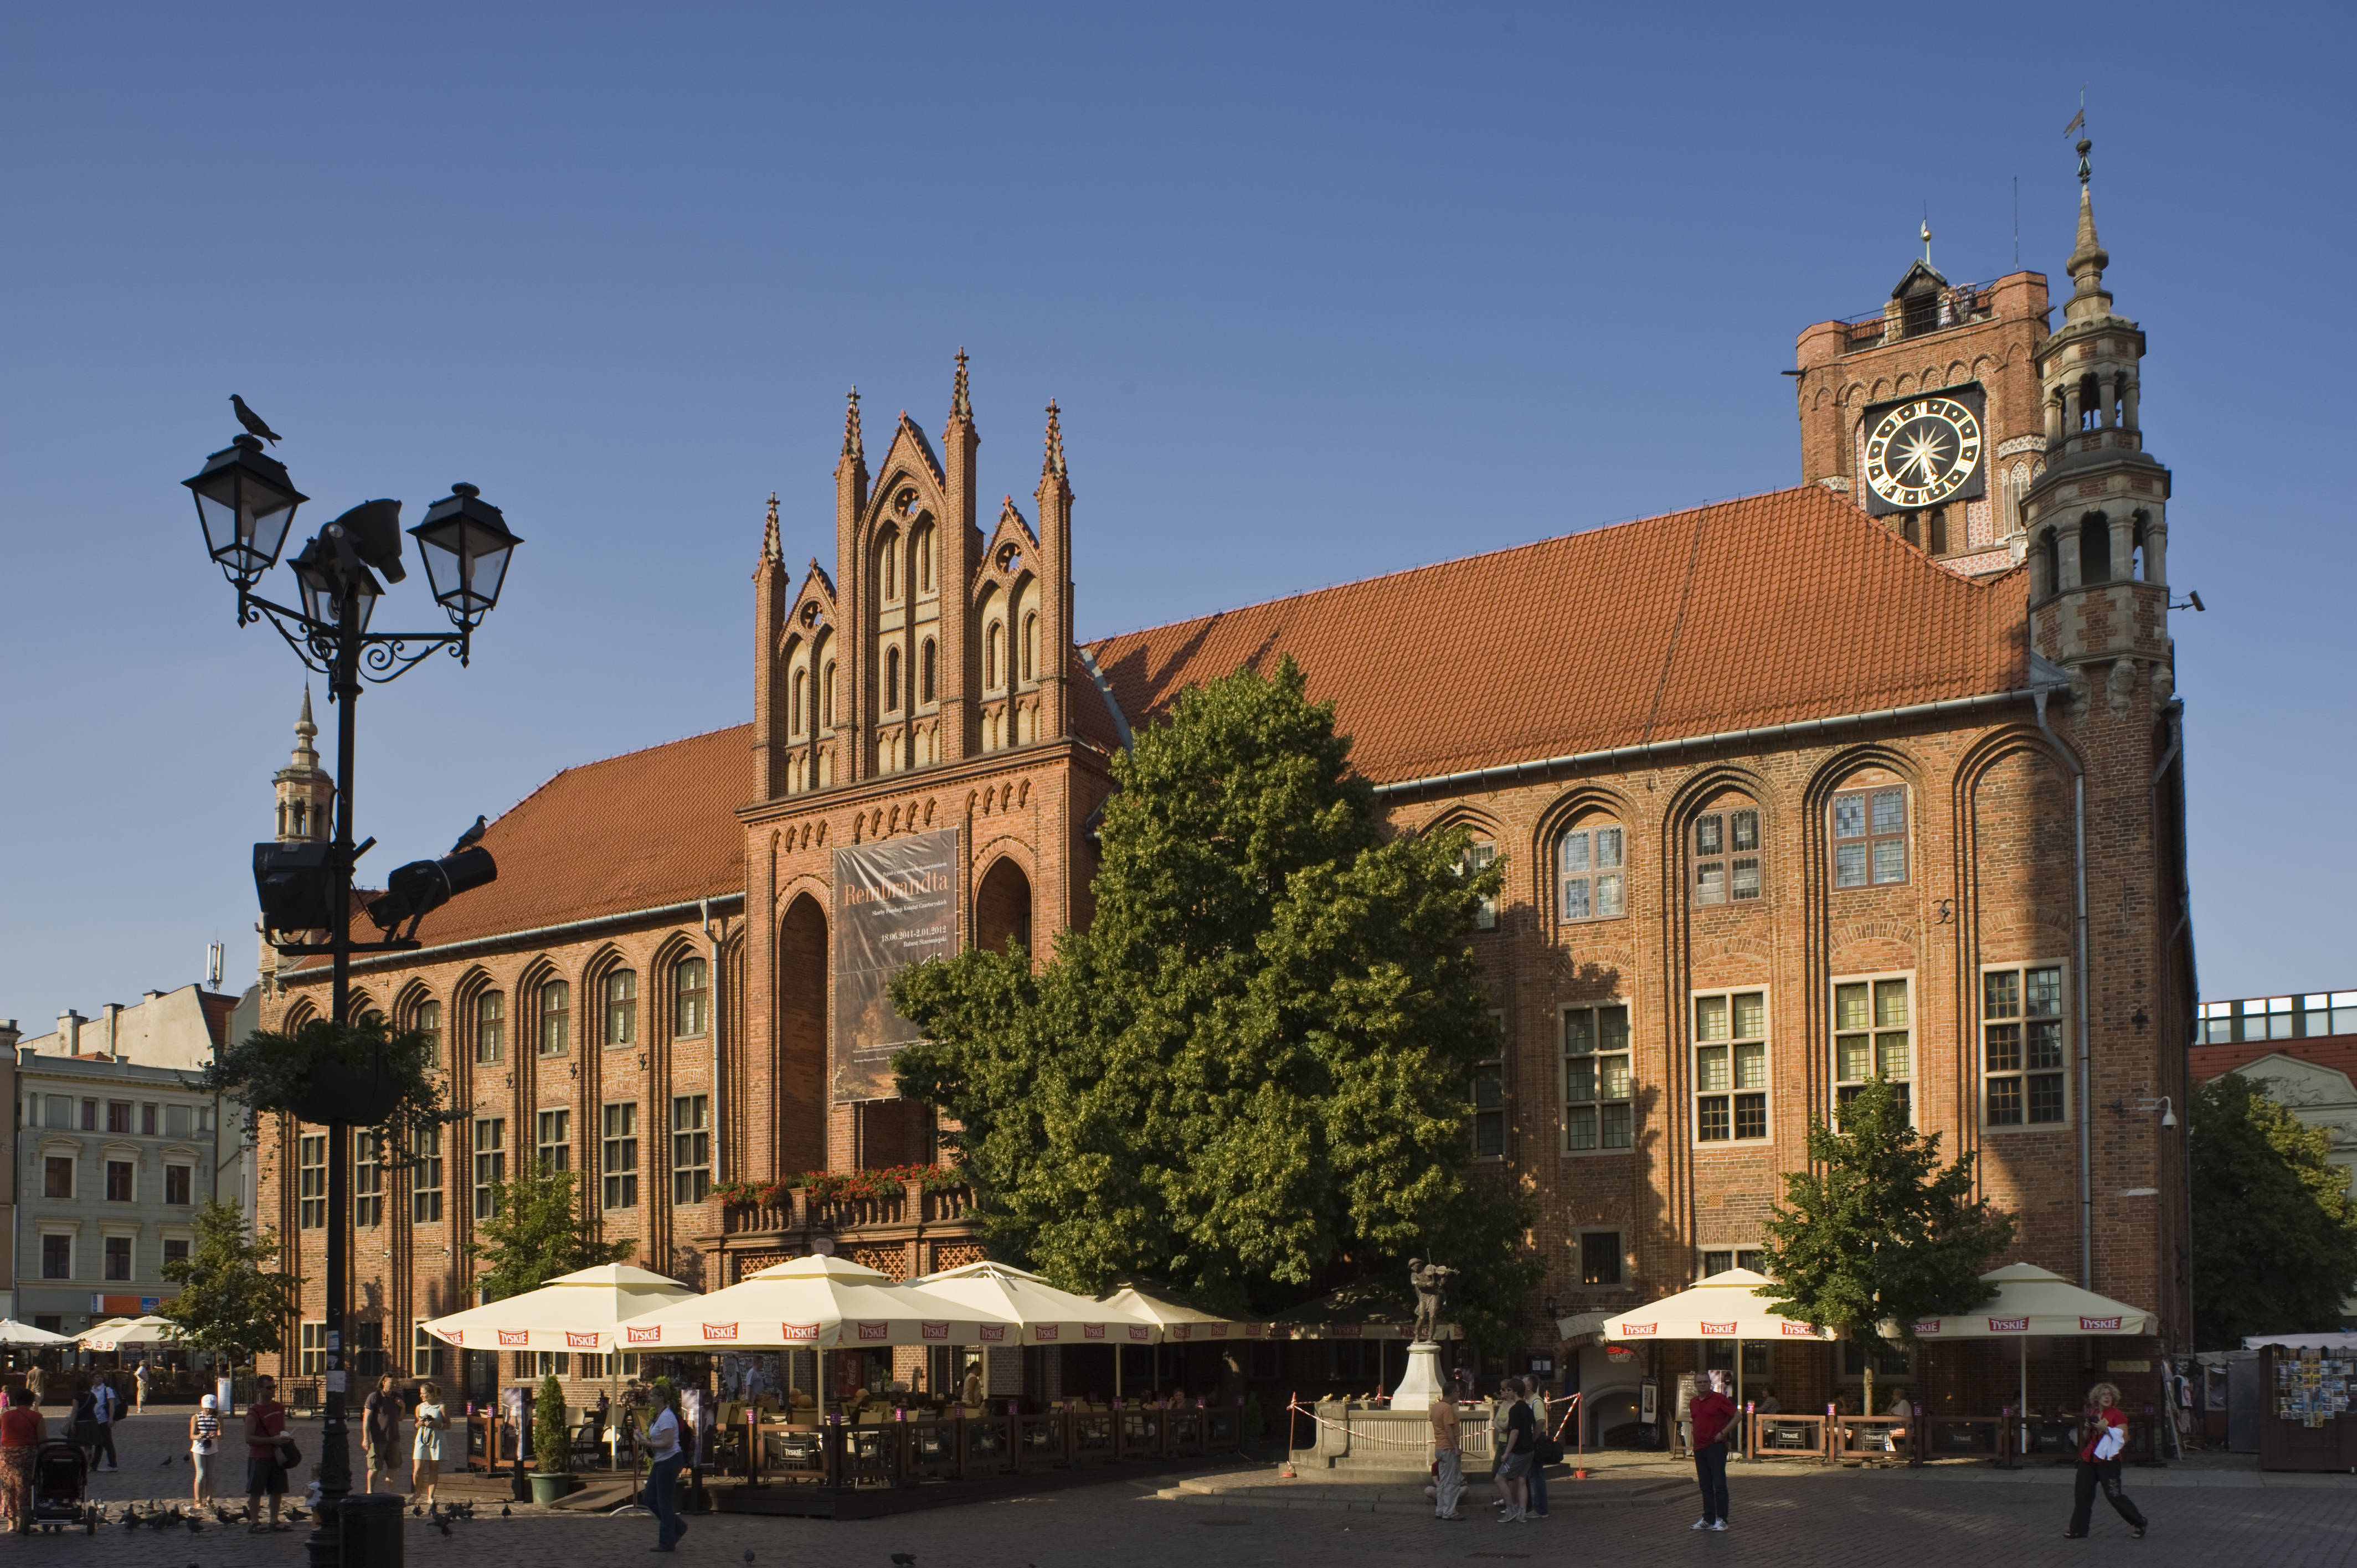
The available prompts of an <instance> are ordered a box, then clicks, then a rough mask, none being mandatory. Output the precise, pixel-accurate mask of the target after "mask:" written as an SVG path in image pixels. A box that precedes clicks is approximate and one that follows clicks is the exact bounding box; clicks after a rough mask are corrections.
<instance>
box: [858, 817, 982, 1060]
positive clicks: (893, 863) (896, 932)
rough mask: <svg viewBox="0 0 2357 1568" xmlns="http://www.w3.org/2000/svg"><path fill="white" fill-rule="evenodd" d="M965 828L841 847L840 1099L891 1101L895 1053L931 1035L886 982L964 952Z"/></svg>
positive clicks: (888, 982)
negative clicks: (961, 872)
mask: <svg viewBox="0 0 2357 1568" xmlns="http://www.w3.org/2000/svg"><path fill="white" fill-rule="evenodd" d="M957 888H958V831H957V829H955V828H948V829H944V830H943V831H942V832H933V833H918V834H914V835H912V836H910V837H909V838H900V839H890V840H888V841H886V842H884V843H866V844H853V845H850V846H848V847H846V848H843V849H838V850H836V851H835V852H834V1031H833V1033H834V1042H833V1047H832V1049H831V1052H830V1061H829V1068H830V1077H831V1079H832V1084H833V1089H832V1098H833V1100H834V1103H835V1104H837V1105H842V1104H846V1103H848V1102H850V1101H859V1100H890V1099H894V1098H896V1097H897V1095H898V1093H899V1090H896V1089H895V1088H894V1087H893V1083H892V1058H893V1056H894V1055H895V1054H896V1053H897V1052H899V1050H900V1049H901V1048H902V1047H905V1046H912V1045H914V1044H916V1043H917V1042H918V1041H919V1040H920V1039H922V1038H923V1037H924V1036H922V1035H921V1034H920V1032H919V1031H918V1028H917V1026H915V1025H914V1024H911V1023H909V1020H907V1019H906V1018H903V1017H902V1016H900V1015H899V1012H898V1011H897V1010H895V1009H894V1007H893V1005H892V999H891V997H890V995H889V994H888V990H887V988H888V986H889V985H890V984H891V982H892V976H893V975H894V974H896V973H898V972H899V971H900V970H901V969H902V968H903V967H905V966H906V965H909V964H912V963H922V962H923V961H925V960H927V959H929V958H948V957H950V956H951V955H952V954H953V953H955V952H956V951H957V929H958V908H957Z"/></svg>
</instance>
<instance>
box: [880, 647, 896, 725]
mask: <svg viewBox="0 0 2357 1568" xmlns="http://www.w3.org/2000/svg"><path fill="white" fill-rule="evenodd" d="M884 711H885V712H886V713H888V714H897V713H899V711H900V650H899V649H897V648H888V649H886V650H884Z"/></svg>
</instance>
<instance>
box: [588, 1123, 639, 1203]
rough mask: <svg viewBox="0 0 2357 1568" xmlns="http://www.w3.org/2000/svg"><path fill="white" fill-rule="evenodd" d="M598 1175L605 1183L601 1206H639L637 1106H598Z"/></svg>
mask: <svg viewBox="0 0 2357 1568" xmlns="http://www.w3.org/2000/svg"><path fill="white" fill-rule="evenodd" d="M598 1114H599V1116H600V1117H601V1118H602V1125H601V1126H600V1128H599V1133H600V1138H599V1151H598V1154H599V1157H598V1162H597V1165H598V1174H599V1176H600V1177H601V1178H602V1180H603V1183H604V1191H603V1193H602V1195H601V1196H602V1198H603V1204H602V1207H604V1208H637V1207H638V1206H639V1108H638V1106H636V1105H635V1104H631V1103H630V1102H627V1101H625V1102H623V1103H621V1104H617V1105H607V1106H601V1107H600V1108H599V1111H598Z"/></svg>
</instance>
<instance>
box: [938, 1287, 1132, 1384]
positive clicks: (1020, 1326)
mask: <svg viewBox="0 0 2357 1568" xmlns="http://www.w3.org/2000/svg"><path fill="white" fill-rule="evenodd" d="M915 1283H917V1284H918V1285H919V1286H920V1287H922V1288H923V1289H925V1290H927V1291H930V1292H931V1293H932V1294H935V1295H939V1296H946V1297H948V1298H949V1299H950V1300H952V1301H955V1302H963V1303H964V1304H965V1305H969V1306H971V1307H973V1308H974V1310H975V1311H977V1312H982V1313H986V1314H988V1315H990V1316H992V1317H994V1318H999V1319H1004V1320H1006V1321H1007V1322H1010V1323H1013V1324H1015V1325H1016V1326H1017V1330H1018V1332H1019V1333H1020V1334H1021V1336H1022V1342H1023V1343H1024V1344H1026V1345H1059V1346H1061V1345H1110V1346H1112V1347H1114V1353H1113V1391H1114V1394H1115V1395H1118V1394H1119V1393H1120V1392H1121V1347H1122V1346H1124V1345H1151V1344H1153V1343H1154V1341H1155V1339H1156V1338H1157V1337H1158V1336H1159V1335H1160V1333H1161V1329H1160V1328H1159V1327H1157V1326H1156V1325H1155V1323H1154V1322H1153V1320H1152V1319H1150V1318H1147V1317H1144V1316H1139V1315H1138V1314H1137V1313H1135V1312H1134V1311H1132V1310H1130V1309H1129V1308H1127V1307H1125V1306H1121V1305H1115V1304H1114V1303H1111V1302H1105V1301H1100V1300H1097V1299H1095V1298H1094V1297H1092V1296H1085V1295H1076V1294H1073V1293H1072V1292H1071V1291H1068V1290H1062V1289H1060V1288H1059V1287H1057V1286H1055V1285H1051V1284H1049V1283H1048V1282H1047V1281H1046V1280H1043V1279H1041V1278H1040V1277H1039V1275H1038V1274H1035V1273H1029V1272H1028V1271H1027V1270H1023V1269H1018V1268H1016V1267H1014V1266H1013V1265H1012V1264H1008V1263H995V1262H990V1261H988V1260H987V1259H985V1260H984V1261H983V1262H978V1263H968V1264H966V1265H964V1266H963V1268H955V1269H943V1270H942V1271H941V1272H940V1273H931V1274H926V1275H924V1276H923V1277H922V1278H920V1279H919V1280H917V1281H916V1282H915Z"/></svg>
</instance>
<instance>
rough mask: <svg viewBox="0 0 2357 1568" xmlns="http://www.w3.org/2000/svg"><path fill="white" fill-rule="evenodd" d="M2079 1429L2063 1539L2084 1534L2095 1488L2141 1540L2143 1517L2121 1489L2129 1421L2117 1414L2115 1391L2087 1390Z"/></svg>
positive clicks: (2100, 1386) (2103, 1386)
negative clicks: (2076, 1462)
mask: <svg viewBox="0 0 2357 1568" xmlns="http://www.w3.org/2000/svg"><path fill="white" fill-rule="evenodd" d="M2079 1430H2080V1431H2081V1432H2082V1433H2083V1434H2085V1437H2084V1440H2083V1441H2082V1442H2081V1443H2080V1444H2079V1476H2078V1482H2077V1485H2076V1486H2075V1487H2072V1498H2071V1528H2070V1529H2068V1530H2064V1531H2063V1532H2062V1534H2063V1537H2064V1539H2066V1540H2071V1541H2077V1540H2080V1539H2082V1538H2083V1537H2084V1536H2085V1535H2086V1533H2087V1526H2088V1525H2089V1523H2090V1522H2092V1520H2093V1514H2094V1511H2095V1493H2096V1491H2097V1489H2098V1488H2100V1489H2101V1490H2102V1492H2103V1494H2104V1497H2105V1498H2107V1499H2109V1501H2110V1502H2111V1505H2112V1508H2113V1509H2115V1511H2116V1512H2117V1513H2118V1514H2119V1516H2120V1517H2121V1518H2122V1519H2124V1520H2127V1521H2128V1533H2129V1534H2130V1535H2134V1536H2139V1537H2141V1536H2142V1535H2143V1534H2144V1531H2145V1517H2144V1515H2143V1513H2142V1512H2140V1511H2139V1510H2138V1509H2137V1508H2136V1504H2134V1503H2132V1502H2130V1501H2129V1500H2128V1496H2127V1494H2126V1492H2123V1491H2122V1490H2120V1451H2121V1450H2122V1449H2124V1448H2126V1446H2127V1445H2128V1418H2127V1417H2126V1415H2125V1414H2123V1413H2122V1412H2121V1411H2120V1391H2119V1390H2118V1389H2117V1388H2115V1387H2114V1386H2113V1385H2112V1384H2110V1383H2097V1384H2096V1385H2095V1386H2094V1387H2093V1388H2092V1389H2089V1390H2088V1391H2087V1419H2086V1420H2085V1422H2084V1423H2082V1424H2081V1426H2080V1428H2079Z"/></svg>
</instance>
